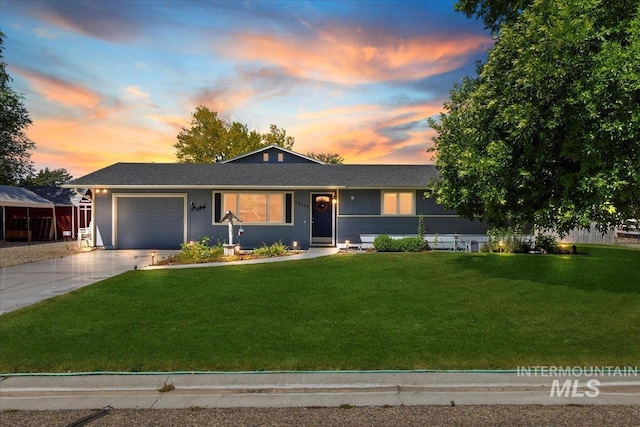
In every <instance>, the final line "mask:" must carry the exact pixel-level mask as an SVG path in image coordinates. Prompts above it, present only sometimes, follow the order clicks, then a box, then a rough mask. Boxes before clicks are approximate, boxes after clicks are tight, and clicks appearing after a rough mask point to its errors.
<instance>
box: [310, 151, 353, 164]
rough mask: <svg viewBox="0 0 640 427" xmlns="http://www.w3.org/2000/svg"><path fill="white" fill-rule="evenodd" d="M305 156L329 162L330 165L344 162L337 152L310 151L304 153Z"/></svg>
mask: <svg viewBox="0 0 640 427" xmlns="http://www.w3.org/2000/svg"><path fill="white" fill-rule="evenodd" d="M306 156H307V157H311V158H312V159H316V160H320V161H321V162H324V163H329V164H331V165H340V164H342V163H344V157H342V156H341V155H340V154H338V153H314V152H310V153H307V154H306Z"/></svg>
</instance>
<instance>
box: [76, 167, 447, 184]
mask: <svg viewBox="0 0 640 427" xmlns="http://www.w3.org/2000/svg"><path fill="white" fill-rule="evenodd" d="M437 176H438V172H437V170H436V167H435V165H344V164H340V165H331V164H313V163H291V164H267V163H264V164H244V163H209V164H197V163H195V164H194V163H116V164H114V165H111V166H108V167H106V168H104V169H100V170H98V171H96V172H93V173H91V174H89V175H85V176H83V177H81V178H78V179H74V180H72V181H70V182H67V183H66V184H64V185H63V187H65V188H74V187H105V188H249V187H251V188H263V189H272V188H278V189H283V188H288V189H292V188H310V189H313V188H349V187H351V188H417V189H422V188H425V187H426V186H427V185H428V184H429V183H430V182H431V180H432V179H433V178H435V177H437Z"/></svg>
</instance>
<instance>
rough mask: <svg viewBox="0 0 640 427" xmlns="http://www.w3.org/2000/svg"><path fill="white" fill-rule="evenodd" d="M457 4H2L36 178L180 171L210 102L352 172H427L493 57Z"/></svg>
mask: <svg viewBox="0 0 640 427" xmlns="http://www.w3.org/2000/svg"><path fill="white" fill-rule="evenodd" d="M454 3H455V1H453V0H441V1H440V0H422V1H417V0H414V1H393V0H391V1H374V0H363V1H347V0H344V1H340V0H335V1H276V0H270V1H269V0H268V1H230V0H229V1H188V0H185V1H151V0H147V1H136V0H126V1H115V0H111V1H63V0H56V1H35V0H21V1H13V0H0V30H2V32H4V33H5V40H4V60H5V62H6V63H7V71H8V72H9V74H10V75H11V77H12V78H13V83H12V88H13V89H14V90H15V91H16V92H19V93H21V94H23V95H24V104H25V107H26V108H27V110H28V111H29V113H30V116H31V119H32V120H33V125H32V126H31V127H30V128H29V130H28V135H29V137H30V138H31V139H32V140H33V141H34V142H35V143H36V145H37V147H36V150H35V152H34V153H33V157H32V158H33V160H34V162H35V166H36V169H42V168H44V167H49V168H66V169H67V170H68V171H69V172H71V174H72V175H74V176H75V177H79V176H82V175H84V174H86V173H89V172H92V171H94V170H96V169H99V168H101V167H104V166H107V165H110V164H112V163H116V162H174V161H175V160H176V157H175V149H174V148H173V144H174V143H175V142H176V135H177V134H178V132H179V131H180V128H181V127H182V126H185V125H188V123H189V120H190V116H191V114H192V113H193V112H194V111H195V107H196V106H197V105H198V104H203V105H205V106H207V107H209V108H211V109H213V110H216V111H218V113H219V114H220V115H221V116H222V117H223V118H225V119H228V120H230V121H239V122H242V123H246V124H247V125H248V126H249V127H250V128H251V129H256V130H258V131H260V132H267V131H268V128H269V124H272V123H273V124H275V125H277V126H278V127H281V128H284V129H286V131H287V134H288V135H291V136H294V137H295V140H296V142H295V145H294V147H293V149H294V151H297V152H301V153H306V152H308V151H314V152H337V153H339V154H340V155H342V156H343V157H344V158H345V159H346V162H347V163H411V164H420V163H429V161H430V157H429V154H427V153H426V150H427V148H428V147H429V146H430V145H431V137H432V135H433V131H432V130H430V129H429V126H428V124H427V118H429V117H432V116H435V115H437V114H438V113H439V112H440V111H441V109H442V104H443V102H444V101H445V100H446V99H447V98H448V95H449V91H450V89H451V88H452V85H453V84H454V83H455V82H457V81H459V80H460V79H461V78H462V77H463V76H464V75H473V74H474V69H475V63H476V61H478V60H484V59H485V57H486V52H487V49H488V48H489V47H490V46H491V45H492V40H491V37H490V34H489V33H488V32H487V31H484V30H483V26H482V24H481V23H480V22H478V21H476V20H473V19H471V20H470V19H467V18H466V17H465V16H464V15H462V14H459V13H455V12H454V11H453V4H454Z"/></svg>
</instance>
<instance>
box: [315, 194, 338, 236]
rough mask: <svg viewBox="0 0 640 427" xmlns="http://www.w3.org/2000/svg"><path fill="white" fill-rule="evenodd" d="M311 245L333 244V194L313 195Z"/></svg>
mask: <svg viewBox="0 0 640 427" xmlns="http://www.w3.org/2000/svg"><path fill="white" fill-rule="evenodd" d="M311 244H316V245H317V244H329V245H331V244H333V194H332V193H313V194H311Z"/></svg>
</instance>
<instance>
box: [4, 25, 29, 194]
mask: <svg viewBox="0 0 640 427" xmlns="http://www.w3.org/2000/svg"><path fill="white" fill-rule="evenodd" d="M3 39H4V34H3V33H2V32H0V184H2V185H17V184H18V183H19V182H20V180H22V179H23V178H24V177H26V176H28V175H29V174H30V173H32V172H33V162H31V153H30V152H29V150H33V149H34V148H35V143H34V142H33V141H31V140H30V139H29V138H28V137H27V135H26V134H25V130H26V129H27V128H28V127H29V125H31V119H30V118H29V113H28V112H27V109H26V108H25V107H24V105H23V103H22V99H23V97H22V95H19V94H17V93H16V92H14V91H13V90H12V89H11V87H9V83H10V82H11V81H12V80H11V76H9V74H8V73H7V71H6V69H5V66H6V64H5V62H4V59H3V55H2V52H3Z"/></svg>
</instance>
